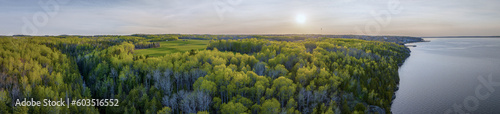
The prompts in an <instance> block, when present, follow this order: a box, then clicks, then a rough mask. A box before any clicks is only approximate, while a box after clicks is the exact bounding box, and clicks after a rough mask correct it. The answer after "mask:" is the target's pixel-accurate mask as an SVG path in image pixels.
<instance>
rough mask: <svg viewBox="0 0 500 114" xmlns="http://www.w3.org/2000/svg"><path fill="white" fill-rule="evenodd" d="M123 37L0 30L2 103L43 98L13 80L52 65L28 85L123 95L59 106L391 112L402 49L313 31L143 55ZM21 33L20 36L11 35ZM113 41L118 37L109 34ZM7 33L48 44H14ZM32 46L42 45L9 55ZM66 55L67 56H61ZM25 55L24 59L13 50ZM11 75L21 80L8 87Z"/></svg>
mask: <svg viewBox="0 0 500 114" xmlns="http://www.w3.org/2000/svg"><path fill="white" fill-rule="evenodd" d="M136 37H137V38H136ZM128 38H129V39H125V38H123V39H119V40H118V39H112V38H110V39H107V40H105V39H106V38H74V39H75V42H76V41H78V42H80V43H75V42H73V43H70V44H75V45H77V47H78V46H83V47H86V45H87V42H91V41H94V42H96V44H92V45H103V46H102V47H100V48H90V47H89V48H88V49H87V48H66V46H59V45H48V44H53V43H51V42H60V43H56V44H64V43H68V42H71V41H66V39H67V38H51V39H50V40H39V39H36V38H25V39H13V38H6V39H2V42H1V43H2V47H3V48H4V49H3V50H1V51H0V52H1V53H2V54H0V56H2V59H1V60H2V66H1V68H2V69H4V70H2V72H1V73H2V75H3V76H4V77H10V78H11V79H5V80H10V81H11V83H5V84H4V83H2V84H3V85H9V84H10V85H11V86H3V85H2V90H3V91H1V92H0V100H2V101H0V102H5V106H3V105H2V106H0V109H1V110H2V111H4V112H5V113H16V112H19V111H17V109H18V108H20V107H14V106H13V105H12V102H13V100H14V99H17V98H30V97H31V98H37V99H40V98H43V97H39V96H35V95H38V94H29V95H25V94H24V93H23V92H24V91H27V90H24V89H26V88H25V87H24V86H20V85H22V83H21V82H22V81H23V80H26V79H27V80H28V81H31V80H35V79H38V78H39V77H40V75H37V74H32V73H31V72H33V73H39V74H43V73H45V74H47V72H48V71H51V70H49V68H52V73H54V72H61V73H60V75H57V76H52V77H51V76H49V75H47V77H49V78H41V80H42V81H41V82H36V83H31V82H29V83H28V84H31V85H30V86H33V85H35V86H34V87H35V88H36V86H37V85H43V86H42V87H44V88H47V87H57V88H62V87H60V86H61V83H64V84H65V85H66V86H64V87H66V88H63V89H54V90H53V91H54V93H58V94H54V95H53V94H50V95H46V94H44V95H45V96H49V98H56V99H57V98H66V93H65V92H66V91H70V92H71V91H72V92H73V93H72V94H69V95H68V96H69V97H71V98H73V99H82V98H94V99H105V98H107V99H111V98H113V99H119V101H120V102H119V107H74V108H70V109H68V110H66V109H65V108H64V109H62V108H61V109H59V113H65V112H70V113H75V112H83V111H88V112H92V111H94V112H96V111H98V112H100V113H222V114H227V113H297V114H298V113H304V114H308V113H369V112H372V113H375V112H377V113H385V112H389V111H390V105H391V102H392V97H393V94H394V91H395V89H396V87H397V83H398V82H399V78H398V73H397V71H398V64H400V63H402V62H403V61H404V59H405V58H406V57H408V56H409V50H408V49H407V48H406V47H404V46H401V45H397V44H394V43H387V42H378V41H365V40H353V39H321V38H318V39H306V40H303V41H295V42H284V41H269V40H264V39H242V40H212V41H211V43H210V44H209V45H208V46H207V50H203V51H197V52H185V53H173V54H168V55H165V56H161V57H145V56H143V55H137V56H134V54H133V53H134V49H137V48H136V47H137V45H139V44H140V43H141V40H137V42H135V39H140V38H143V37H139V36H133V37H128ZM76 39H80V40H76ZM142 40H143V41H148V40H147V39H146V38H145V39H142ZM20 41H23V42H25V43H16V42H20ZM115 41H121V42H120V43H119V44H114V43H112V42H115ZM10 42H14V43H13V44H16V45H18V44H24V46H28V47H29V46H36V47H33V48H36V49H44V50H45V51H42V50H34V51H23V50H33V49H32V48H26V49H24V48H20V49H18V50H15V48H12V47H15V46H12V45H11V44H9V43H10ZM3 44H5V45H3ZM104 44H106V45H104ZM146 44H147V43H146ZM11 48H12V49H11ZM64 50H68V51H64ZM70 50H73V51H77V52H79V53H83V54H76V55H71V56H65V54H64V53H61V52H66V53H68V54H70V53H69V51H70ZM89 50H91V51H89ZM35 51H36V52H41V53H39V54H19V55H16V54H12V53H14V52H15V53H34V52H35ZM49 53H50V54H49ZM55 55H59V56H55ZM39 56H41V57H39ZM43 56H48V57H45V58H44V57H43ZM72 56H74V61H71V59H68V58H72ZM23 57H24V58H26V59H16V58H23ZM5 58H7V59H5ZM30 58H31V59H30ZM6 60H8V61H6ZM23 60H32V61H36V62H31V63H32V64H35V66H36V64H39V65H38V67H40V68H41V69H47V71H45V70H36V71H35V70H32V71H27V72H29V73H28V74H25V76H24V77H28V78H26V79H24V78H22V77H23V76H22V75H21V74H22V72H20V71H22V70H19V69H20V68H22V67H19V66H23V65H26V64H22V63H23V62H22V61H23ZM61 62H62V63H61ZM49 63H51V64H49ZM56 63H58V64H56ZM63 63H64V64H66V65H59V64H63ZM28 65H29V64H28ZM44 66H45V67H44ZM56 69H57V70H56ZM48 74H50V73H48ZM56 74H58V73H56ZM58 77H59V78H60V77H62V82H61V81H59V82H57V81H53V80H60V79H57V78H58ZM32 78H33V79H32ZM52 78H55V79H52ZM44 80H46V81H44ZM14 82H16V83H17V85H18V86H19V87H18V89H12V88H14V86H13V85H15V84H13V83H14ZM45 82H46V83H47V84H46V83H45ZM23 83H24V82H23ZM52 83H54V84H52ZM64 84H63V85H64ZM68 85H70V86H68ZM32 88H33V87H32ZM70 88H71V89H70ZM17 91H19V92H17ZM32 91H34V90H32ZM36 91H37V92H35V93H38V92H45V91H47V92H50V91H49V90H47V89H40V90H36ZM70 92H67V93H70ZM12 93H15V94H14V95H12ZM3 94H6V95H9V96H6V95H3ZM76 94H78V95H80V96H77V95H76ZM42 96H43V95H42ZM75 96H76V97H75ZM8 102H10V103H8ZM0 105H1V104H0ZM2 107H3V108H2ZM39 108H40V109H41V108H47V107H26V108H24V110H23V111H24V112H27V113H37V112H40V113H51V112H50V111H46V110H42V111H38V109H39ZM48 108H50V107H48ZM378 109H381V110H384V111H385V112H383V111H382V112H380V111H376V110H378Z"/></svg>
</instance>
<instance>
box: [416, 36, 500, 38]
mask: <svg viewBox="0 0 500 114" xmlns="http://www.w3.org/2000/svg"><path fill="white" fill-rule="evenodd" d="M421 38H500V36H432V37H421Z"/></svg>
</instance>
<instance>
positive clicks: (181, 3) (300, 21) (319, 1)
mask: <svg viewBox="0 0 500 114" xmlns="http://www.w3.org/2000/svg"><path fill="white" fill-rule="evenodd" d="M498 4H500V0H0V35H15V34H25V35H62V34H66V35H108V34H110V35H128V34H137V33H140V34H335V35H350V34H354V35H403V36H460V35H481V36H489V35H498V36H500V7H498Z"/></svg>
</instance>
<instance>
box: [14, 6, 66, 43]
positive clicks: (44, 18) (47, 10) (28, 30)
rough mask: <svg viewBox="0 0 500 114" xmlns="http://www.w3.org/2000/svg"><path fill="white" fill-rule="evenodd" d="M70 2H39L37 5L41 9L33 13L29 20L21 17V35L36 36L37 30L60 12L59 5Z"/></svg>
mask: <svg viewBox="0 0 500 114" xmlns="http://www.w3.org/2000/svg"><path fill="white" fill-rule="evenodd" d="M69 1H70V0H40V1H38V4H39V5H40V7H41V8H42V9H43V10H42V11H38V12H35V13H34V14H33V16H32V17H31V19H30V18H27V17H22V21H23V26H22V27H21V33H22V34H26V35H30V34H32V35H36V34H38V29H39V28H41V27H44V26H46V25H47V23H49V20H50V19H51V18H54V17H55V16H56V15H57V14H58V13H59V10H60V5H64V4H67V3H68V2H69Z"/></svg>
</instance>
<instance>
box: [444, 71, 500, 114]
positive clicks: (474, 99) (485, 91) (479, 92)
mask: <svg viewBox="0 0 500 114" xmlns="http://www.w3.org/2000/svg"><path fill="white" fill-rule="evenodd" d="M477 79H478V80H479V82H481V84H479V85H477V86H476V89H475V90H474V95H470V96H467V97H465V99H464V100H463V102H462V103H461V104H456V103H455V104H453V105H452V106H451V108H449V109H447V110H446V111H445V112H444V113H445V114H451V113H460V114H465V113H469V112H474V111H476V110H477V109H478V108H479V105H480V104H479V103H480V101H483V100H486V99H488V98H489V97H490V96H491V94H493V92H495V88H494V87H497V86H500V81H498V80H497V81H493V75H492V74H490V75H489V76H488V77H487V79H486V78H485V77H483V76H479V77H477ZM464 109H465V110H464Z"/></svg>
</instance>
